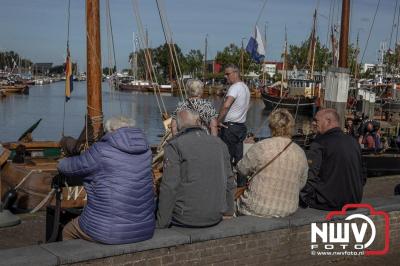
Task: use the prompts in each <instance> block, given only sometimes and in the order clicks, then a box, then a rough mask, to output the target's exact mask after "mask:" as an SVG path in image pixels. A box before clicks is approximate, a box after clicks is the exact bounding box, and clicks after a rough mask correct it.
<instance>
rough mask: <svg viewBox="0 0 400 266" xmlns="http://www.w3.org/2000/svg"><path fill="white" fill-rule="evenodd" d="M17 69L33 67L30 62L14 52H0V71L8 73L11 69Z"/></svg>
mask: <svg viewBox="0 0 400 266" xmlns="http://www.w3.org/2000/svg"><path fill="white" fill-rule="evenodd" d="M18 65H19V67H22V68H29V67H31V66H32V65H33V63H32V61H30V60H28V59H24V58H21V57H20V56H19V54H18V53H15V52H14V51H9V52H8V51H6V52H0V69H1V70H6V68H7V70H8V71H10V70H12V69H13V68H16V67H17V66H18Z"/></svg>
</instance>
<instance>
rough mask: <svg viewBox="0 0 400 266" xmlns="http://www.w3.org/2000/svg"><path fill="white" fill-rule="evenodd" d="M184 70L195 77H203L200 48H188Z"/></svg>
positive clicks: (202, 61)
mask: <svg viewBox="0 0 400 266" xmlns="http://www.w3.org/2000/svg"><path fill="white" fill-rule="evenodd" d="M185 63H186V66H185V70H187V71H188V73H190V74H191V75H192V76H193V77H195V78H202V77H203V68H204V59H203V54H202V53H201V52H200V50H190V51H189V53H188V54H187V55H186V60H185Z"/></svg>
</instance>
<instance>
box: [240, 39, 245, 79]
mask: <svg viewBox="0 0 400 266" xmlns="http://www.w3.org/2000/svg"><path fill="white" fill-rule="evenodd" d="M243 54H244V46H243V38H242V48H241V49H240V78H241V79H243V75H244V73H243V71H244V69H243V68H244V67H243V56H244V55H243Z"/></svg>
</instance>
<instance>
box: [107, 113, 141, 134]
mask: <svg viewBox="0 0 400 266" xmlns="http://www.w3.org/2000/svg"><path fill="white" fill-rule="evenodd" d="M134 126H135V122H134V121H133V120H132V119H129V118H127V117H124V116H120V117H111V118H110V119H108V120H107V121H106V123H105V125H104V127H105V129H106V132H112V131H115V130H117V129H119V128H121V127H134Z"/></svg>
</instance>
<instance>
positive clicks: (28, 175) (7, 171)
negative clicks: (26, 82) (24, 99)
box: [0, 0, 103, 212]
mask: <svg viewBox="0 0 400 266" xmlns="http://www.w3.org/2000/svg"><path fill="white" fill-rule="evenodd" d="M86 20H87V21H86V30H87V34H86V36H87V37H86V42H87V46H86V50H87V51H86V52H87V97H88V99H87V117H88V119H87V120H88V122H87V124H89V125H90V129H92V132H91V133H93V134H92V139H91V141H96V140H98V139H99V138H100V136H101V134H102V130H103V113H102V95H101V78H102V73H101V50H100V17H99V0H86ZM89 44H90V45H89ZM39 122H40V121H38V122H37V123H36V124H35V125H34V126H32V127H31V128H30V129H29V130H27V132H25V133H24V134H23V135H22V136H21V137H20V138H19V140H18V141H17V142H14V143H3V146H4V148H5V149H3V150H4V152H3V154H6V153H8V150H11V151H12V152H11V155H10V157H9V158H8V159H9V160H7V161H6V160H4V159H3V160H1V161H0V165H1V166H2V168H1V183H0V184H1V186H0V188H1V191H0V192H1V193H0V194H1V196H2V197H4V196H5V195H6V194H7V193H8V194H14V195H15V197H16V198H15V202H14V207H16V208H17V209H22V210H32V209H33V211H37V210H39V209H41V208H43V207H45V206H46V205H47V204H54V202H55V199H54V197H53V195H54V189H52V188H51V187H52V186H51V185H52V182H53V177H54V176H55V175H56V174H57V164H58V159H59V158H60V157H61V148H60V143H59V142H58V141H32V138H31V137H30V135H31V133H32V131H33V130H34V129H35V128H36V127H37V125H38V124H39ZM88 132H89V130H88ZM0 156H1V154H0ZM3 157H5V156H3ZM10 191H13V192H14V193H9V192H10ZM62 199H63V200H62V202H61V207H62V208H72V207H82V206H83V205H84V201H85V199H86V192H85V190H84V189H83V187H81V186H76V187H68V186H66V187H64V188H62ZM33 211H32V212H33Z"/></svg>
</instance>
